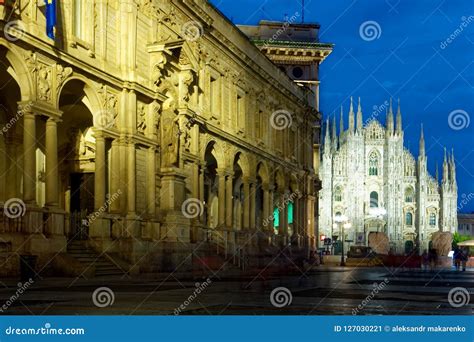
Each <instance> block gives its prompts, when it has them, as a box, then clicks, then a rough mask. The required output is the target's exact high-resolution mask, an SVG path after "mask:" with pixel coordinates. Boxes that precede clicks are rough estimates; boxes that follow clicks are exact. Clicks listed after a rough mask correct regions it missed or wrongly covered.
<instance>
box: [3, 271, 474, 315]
mask: <svg viewBox="0 0 474 342" xmlns="http://www.w3.org/2000/svg"><path fill="white" fill-rule="evenodd" d="M137 278H138V279H137ZM137 278H135V279H123V278H120V277H116V278H112V277H110V278H96V279H92V280H83V279H72V278H71V279H68V278H46V279H42V280H37V281H35V282H34V283H33V285H31V286H30V287H29V288H27V289H26V290H24V291H22V292H23V293H21V294H19V293H18V289H19V288H20V287H19V285H18V282H17V281H14V280H2V281H0V286H2V288H1V289H0V314H8V315H13V314H20V315H59V314H61V315H76V314H80V315H170V314H171V315H172V314H175V313H179V314H181V315H288V314H290V315H299V314H309V315H353V314H358V315H472V314H473V313H474V303H473V301H474V270H472V269H471V270H468V271H466V272H457V271H455V270H435V271H420V270H416V271H414V270H411V271H409V270H393V269H392V270H391V269H388V268H383V267H381V268H374V267H373V268H349V267H347V268H343V267H325V266H319V267H317V268H315V269H313V270H312V271H310V272H307V273H302V274H299V275H285V276H272V277H267V278H266V279H264V278H263V277H262V276H261V275H257V276H249V277H245V278H217V277H212V276H211V277H210V281H209V282H207V281H206V279H207V277H206V278H203V279H197V280H194V279H188V280H182V279H177V278H175V277H174V275H173V274H169V275H165V276H163V277H162V279H160V280H153V279H144V278H143V277H137ZM104 288H105V289H104ZM2 305H3V307H2ZM2 310H3V312H1V311H2Z"/></svg>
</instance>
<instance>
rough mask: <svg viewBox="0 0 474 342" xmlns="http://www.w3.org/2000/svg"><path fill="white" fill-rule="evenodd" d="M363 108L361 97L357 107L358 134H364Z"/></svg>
mask: <svg viewBox="0 0 474 342" xmlns="http://www.w3.org/2000/svg"><path fill="white" fill-rule="evenodd" d="M362 126H363V124H362V106H361V104H360V97H359V104H358V105H357V133H359V134H362Z"/></svg>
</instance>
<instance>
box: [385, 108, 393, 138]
mask: <svg viewBox="0 0 474 342" xmlns="http://www.w3.org/2000/svg"><path fill="white" fill-rule="evenodd" d="M386 121H387V135H392V134H393V111H392V99H390V110H388V111H387V120H386Z"/></svg>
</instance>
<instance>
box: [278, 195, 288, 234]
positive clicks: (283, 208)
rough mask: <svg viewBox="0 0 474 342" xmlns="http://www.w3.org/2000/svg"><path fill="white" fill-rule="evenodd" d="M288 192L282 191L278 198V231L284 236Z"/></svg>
mask: <svg viewBox="0 0 474 342" xmlns="http://www.w3.org/2000/svg"><path fill="white" fill-rule="evenodd" d="M287 195H288V194H287V193H282V194H281V198H280V229H279V231H278V233H279V234H281V235H282V236H284V237H287V236H288V196H287Z"/></svg>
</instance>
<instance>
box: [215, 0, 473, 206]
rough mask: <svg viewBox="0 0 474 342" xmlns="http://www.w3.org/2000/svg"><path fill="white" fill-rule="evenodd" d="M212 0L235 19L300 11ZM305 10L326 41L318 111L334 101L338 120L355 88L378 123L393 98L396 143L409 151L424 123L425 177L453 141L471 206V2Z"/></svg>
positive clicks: (348, 3) (314, 5)
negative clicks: (399, 124) (399, 119)
mask: <svg viewBox="0 0 474 342" xmlns="http://www.w3.org/2000/svg"><path fill="white" fill-rule="evenodd" d="M211 2H212V3H213V4H214V5H216V7H217V8H219V9H220V10H221V11H222V12H223V13H224V14H225V15H226V16H227V17H229V18H230V19H231V20H232V21H233V22H234V23H235V24H248V25H253V24H257V23H258V21H259V20H261V19H266V20H280V21H281V20H284V18H285V16H288V17H291V16H293V15H294V14H295V13H297V12H298V15H299V17H300V18H301V13H302V4H301V1H300V0H213V1H211ZM304 15H305V22H308V23H309V22H317V23H319V24H321V31H320V41H321V42H329V43H334V44H335V48H334V52H333V53H332V54H331V55H330V56H329V58H328V59H326V61H324V63H323V64H322V66H321V75H320V80H321V108H320V109H321V111H322V112H323V115H324V116H325V118H327V117H330V118H331V119H332V116H333V115H334V113H337V118H338V119H339V108H340V106H341V105H343V106H344V112H345V120H346V122H345V127H346V128H347V111H348V108H349V98H350V96H354V98H357V97H359V96H360V97H361V99H362V109H363V113H364V121H367V120H369V119H370V118H371V117H373V116H376V117H377V119H379V120H380V121H381V122H382V123H384V122H385V107H384V105H385V104H386V103H388V102H387V101H388V100H389V99H390V97H393V98H394V103H396V101H397V99H398V98H400V101H401V107H402V114H403V125H404V129H405V146H407V147H408V148H409V149H410V150H411V151H412V152H413V154H414V155H415V156H417V155H418V143H419V136H420V127H421V125H422V124H423V126H424V131H425V140H426V150H427V155H428V168H429V170H430V172H431V174H432V175H434V174H435V168H436V163H437V162H438V163H439V168H440V171H441V169H442V162H443V153H444V147H445V146H446V148H447V149H448V151H451V149H454V153H455V158H456V164H457V180H458V193H459V206H458V209H459V211H461V212H473V211H474V122H471V118H472V116H473V115H474V0H449V1H448V0H387V1H385V0H330V1H328V0H324V1H323V0H306V1H305V12H304ZM364 28H366V30H364ZM395 110H396V109H395ZM463 199H464V201H463Z"/></svg>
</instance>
